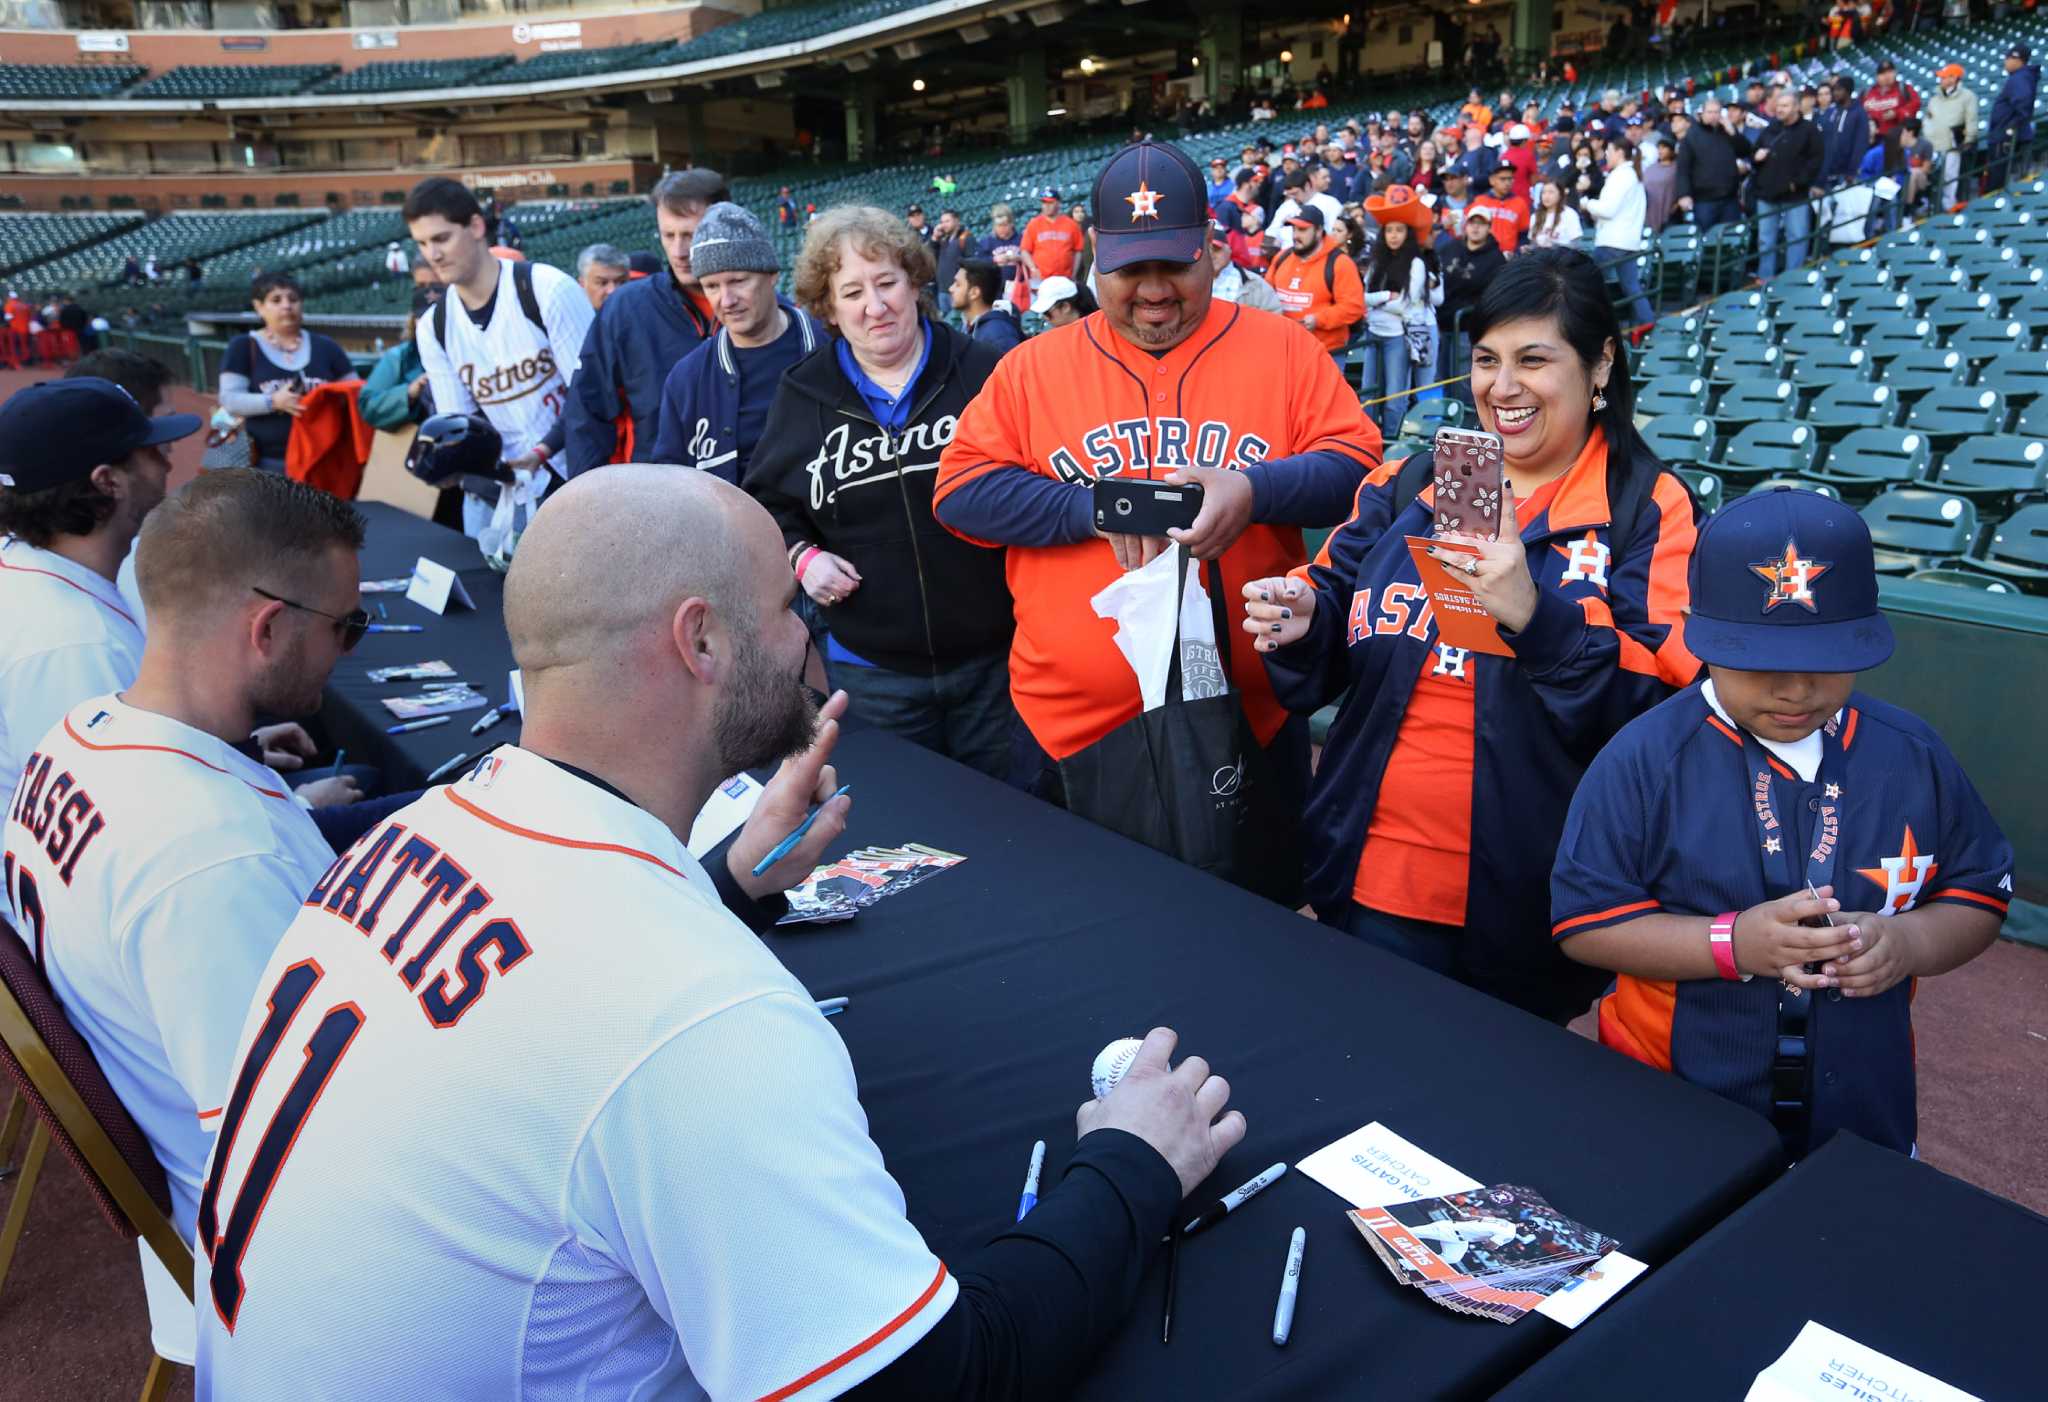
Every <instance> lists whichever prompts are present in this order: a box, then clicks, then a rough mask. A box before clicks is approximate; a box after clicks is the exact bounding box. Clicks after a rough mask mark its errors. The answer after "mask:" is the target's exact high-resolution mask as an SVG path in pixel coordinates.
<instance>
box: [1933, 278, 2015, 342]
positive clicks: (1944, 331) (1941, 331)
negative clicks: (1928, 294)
mask: <svg viewBox="0 0 2048 1402" xmlns="http://www.w3.org/2000/svg"><path fill="white" fill-rule="evenodd" d="M1997 315H1998V302H1997V299H1996V298H1994V297H1993V296H1992V295H1991V294H1990V293H1989V292H1972V291H1970V290H1968V289H1967V288H1964V289H1960V290H1958V291H1955V292H1950V293H1946V294H1944V295H1943V296H1940V297H1936V298H1935V299H1934V300H1933V301H1932V302H1931V303H1929V304H1928V307H1927V319H1928V320H1929V321H1931V322H1933V323H1934V331H1935V334H1936V335H1938V336H1947V335H1950V334H1952V333H1954V332H1957V331H1960V330H1962V329H1963V328H1964V327H1965V326H1975V325H1977V324H1978V323H1980V322H1986V321H1990V320H1992V319H1993V318H1995V317H1996V316H1997Z"/></svg>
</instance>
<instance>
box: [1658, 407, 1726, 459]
mask: <svg viewBox="0 0 2048 1402" xmlns="http://www.w3.org/2000/svg"><path fill="white" fill-rule="evenodd" d="M1641 433H1642V435H1643V441H1644V442H1645V443H1647V444H1649V445H1650V451H1651V452H1653V453H1655V454H1656V455H1657V456H1658V457H1660V458H1662V459H1663V460H1664V461H1665V462H1667V463H1670V464H1672V465H1673V466H1679V465H1689V466H1702V465H1704V464H1706V463H1708V462H1711V461H1712V460H1713V457H1714V446H1715V443H1716V439H1715V437H1714V423H1713V420H1711V419H1709V418H1707V417H1706V416H1705V415H1699V416H1693V415H1688V414H1659V415H1658V416H1657V417H1656V418H1653V419H1651V420H1650V421H1649V422H1648V423H1646V424H1644V425H1643V426H1642V429H1641Z"/></svg>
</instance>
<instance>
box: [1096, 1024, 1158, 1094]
mask: <svg viewBox="0 0 2048 1402" xmlns="http://www.w3.org/2000/svg"><path fill="white" fill-rule="evenodd" d="M1144 1045H1145V1044H1144V1042H1143V1041H1141V1040H1139V1039H1138V1038H1136V1037H1120V1038H1118V1039H1117V1040H1116V1041H1114V1042H1111V1043H1110V1044H1109V1045H1108V1046H1106V1047H1104V1048H1103V1049H1102V1050H1101V1051H1099V1052H1097V1053H1096V1054H1095V1070H1094V1072H1093V1073H1092V1076H1091V1080H1092V1081H1093V1082H1094V1085H1095V1098H1096V1099H1097V1100H1100V1099H1102V1097H1103V1096H1105V1095H1108V1094H1109V1093H1110V1092H1111V1091H1113V1090H1115V1089H1116V1083H1117V1082H1118V1081H1121V1080H1122V1079H1123V1078H1124V1072H1126V1071H1128V1070H1130V1069H1131V1062H1133V1061H1134V1060H1136V1059H1137V1055H1138V1048H1139V1047H1142V1046H1144Z"/></svg>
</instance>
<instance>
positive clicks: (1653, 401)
mask: <svg viewBox="0 0 2048 1402" xmlns="http://www.w3.org/2000/svg"><path fill="white" fill-rule="evenodd" d="M1706 412H1707V382H1706V381H1705V380H1703V379H1701V378H1700V377H1699V376H1698V375H1660V376H1658V377H1657V378H1656V379H1654V380H1650V381H1647V382H1645V383H1644V384H1642V385H1640V386H1638V387H1637V389H1636V413H1637V414H1638V415H1639V416H1645V417H1649V418H1655V417H1656V416H1657V415H1659V414H1704V413H1706Z"/></svg>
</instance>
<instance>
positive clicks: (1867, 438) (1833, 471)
mask: <svg viewBox="0 0 2048 1402" xmlns="http://www.w3.org/2000/svg"><path fill="white" fill-rule="evenodd" d="M1928 446H1929V445H1928V438H1927V435H1926V434H1924V433H1918V432H1915V431H1913V430H1912V429H1909V428H1903V429H1902V428H1859V429H1857V430H1856V431H1855V432H1853V433H1851V434H1849V435H1848V436H1847V437H1846V438H1844V439H1843V440H1842V441H1841V442H1839V443H1837V444H1835V445H1834V447H1832V448H1830V449H1829V450H1828V456H1827V460H1826V461H1825V462H1822V463H1818V464H1816V465H1815V466H1814V467H1813V468H1812V470H1811V471H1810V472H1809V473H1808V474H1807V475H1808V476H1811V477H1813V478H1814V479H1815V480H1817V481H1822V482H1826V483H1828V484H1829V485H1830V486H1832V487H1834V488H1835V489H1836V490H1837V491H1839V492H1840V493H1841V496H1842V499H1843V500H1844V501H1852V502H1864V501H1868V500H1870V498H1872V497H1874V496H1876V495H1877V494H1878V493H1879V492H1881V491H1883V490H1884V489H1885V488H1887V487H1897V486H1903V485H1906V484H1908V483H1913V482H1918V481H1919V480H1921V479H1922V478H1923V477H1925V476H1926V475H1927V462H1928V457H1929V453H1928Z"/></svg>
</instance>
